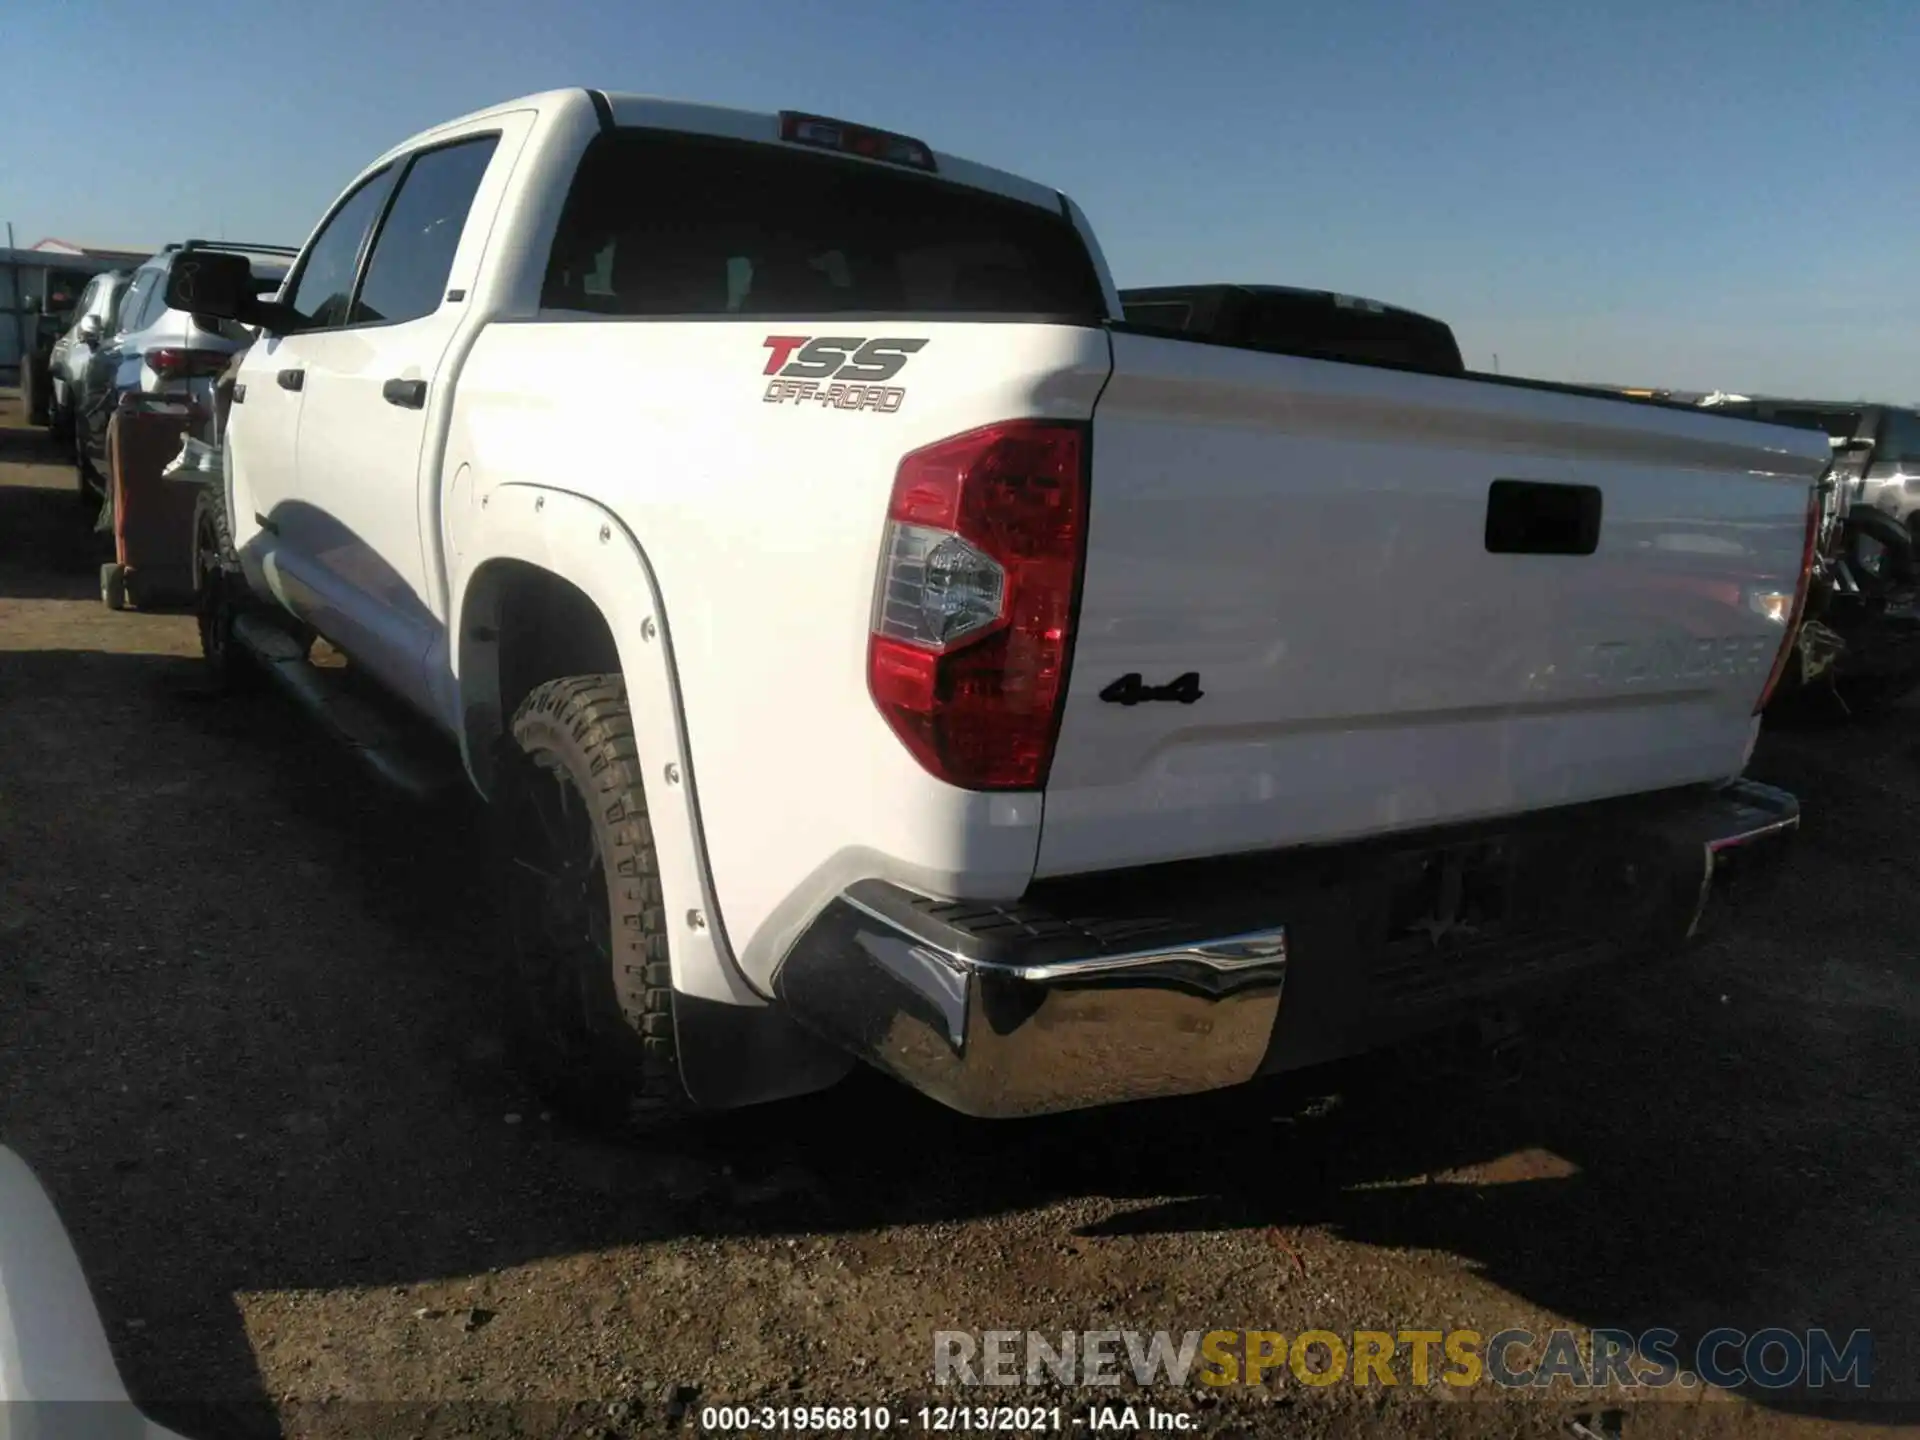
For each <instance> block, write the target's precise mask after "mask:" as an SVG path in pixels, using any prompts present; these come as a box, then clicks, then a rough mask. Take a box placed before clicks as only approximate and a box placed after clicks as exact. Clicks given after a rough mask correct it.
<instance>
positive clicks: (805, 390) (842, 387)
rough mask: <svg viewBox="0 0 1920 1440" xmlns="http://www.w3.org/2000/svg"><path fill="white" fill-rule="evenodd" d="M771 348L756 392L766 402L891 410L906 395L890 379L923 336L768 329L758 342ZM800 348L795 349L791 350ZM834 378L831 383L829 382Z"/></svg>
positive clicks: (919, 346)
mask: <svg viewBox="0 0 1920 1440" xmlns="http://www.w3.org/2000/svg"><path fill="white" fill-rule="evenodd" d="M760 343H761V344H762V345H764V346H765V347H766V348H767V349H768V350H769V351H771V352H772V353H771V354H769V355H768V356H767V366H766V369H765V370H763V371H761V372H760V373H761V374H763V375H773V376H777V377H778V378H777V379H774V380H770V381H768V382H767V393H766V394H765V395H763V396H761V397H760V398H761V399H762V400H764V401H765V402H766V403H767V404H769V405H785V404H787V403H788V402H789V401H791V402H792V403H794V404H795V405H798V404H801V403H802V402H804V401H809V400H810V401H812V402H813V403H814V404H816V405H818V406H820V408H821V409H823V410H824V409H829V408H831V409H834V410H877V411H879V412H880V413H881V414H882V415H891V414H892V413H893V412H894V411H896V410H898V409H899V408H900V405H901V402H903V401H904V400H905V399H906V398H907V392H906V389H905V387H903V386H899V385H888V384H886V383H884V382H886V381H888V380H891V379H892V378H893V377H894V376H896V375H898V374H899V373H900V372H901V371H902V370H903V369H905V368H906V364H907V361H908V360H910V359H912V358H913V356H914V355H915V354H917V353H918V352H919V351H921V350H922V349H924V348H925V347H926V343H927V342H926V341H925V340H924V339H906V338H900V337H884V336H883V337H881V338H878V339H873V340H869V339H867V338H866V337H864V336H861V335H769V336H768V337H767V338H766V339H765V340H763V341H761V342H760ZM796 351H797V352H798V353H797V354H796V353H795V352H796ZM827 382H834V383H827Z"/></svg>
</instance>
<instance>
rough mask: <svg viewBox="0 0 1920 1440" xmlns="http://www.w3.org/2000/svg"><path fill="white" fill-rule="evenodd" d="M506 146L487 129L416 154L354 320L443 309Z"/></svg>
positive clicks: (370, 264) (376, 248) (384, 225)
mask: <svg viewBox="0 0 1920 1440" xmlns="http://www.w3.org/2000/svg"><path fill="white" fill-rule="evenodd" d="M499 144H500V137H499V136H497V135H483V136H479V137H477V138H476V139H472V140H464V141H461V142H460V143H459V144H456V145H443V146H441V147H440V148H439V149H437V150H428V151H426V152H425V153H423V154H420V155H417V156H415V157H414V161H413V163H412V164H411V165H409V166H408V167H407V173H406V176H405V177H404V178H403V179H402V180H401V181H400V190H399V193H398V194H396V195H395V196H394V197H393V204H392V205H391V206H390V207H389V208H388V210H387V218H386V219H385V220H383V221H381V222H380V236H379V238H378V239H377V240H375V241H374V244H373V255H372V257H371V258H370V259H369V260H368V261H367V278H366V279H365V280H364V281H362V282H361V285H360V293H359V295H358V296H356V297H355V299H354V302H353V311H352V314H351V316H350V318H349V319H348V322H347V323H348V324H350V325H371V324H378V323H386V324H393V323H396V322H398V321H401V320H417V319H419V318H420V317H421V316H423V315H431V314H432V313H433V312H434V311H435V310H438V309H439V308H440V299H441V296H442V295H444V294H445V293H446V288H447V277H448V276H449V275H451V274H452V273H453V254H454V251H456V250H457V249H459V248H460V232H461V231H462V230H463V229H465V228H466V224H467V212H468V211H469V210H470V209H472V208H473V197H474V195H475V194H476V193H478V191H479V189H480V182H481V180H483V179H484V178H485V177H486V173H487V165H488V163H489V162H490V161H492V159H493V152H494V150H495V149H496V148H497V147H498V146H499Z"/></svg>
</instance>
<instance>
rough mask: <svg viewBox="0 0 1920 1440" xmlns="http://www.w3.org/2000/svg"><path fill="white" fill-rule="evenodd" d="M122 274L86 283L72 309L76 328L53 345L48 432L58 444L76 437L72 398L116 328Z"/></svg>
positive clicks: (123, 286) (123, 282)
mask: <svg viewBox="0 0 1920 1440" xmlns="http://www.w3.org/2000/svg"><path fill="white" fill-rule="evenodd" d="M126 290H127V276H126V272H125V271H123V270H108V271H105V272H103V273H101V274H99V275H96V276H94V277H93V278H92V279H91V280H89V281H88V282H87V288H86V289H85V290H83V291H81V293H80V299H79V302H78V303H77V304H76V305H75V306H74V307H73V324H71V325H70V326H68V327H67V331H66V333H65V334H64V335H62V336H61V337H60V338H59V339H58V340H56V341H54V342H53V354H52V355H51V356H49V357H48V359H47V429H48V431H49V432H50V433H51V434H52V436H53V438H54V439H56V440H68V439H71V438H72V437H73V398H74V395H75V394H76V393H77V391H78V389H79V379H80V376H81V375H82V374H83V373H84V372H85V371H86V368H87V361H88V360H89V359H91V358H92V356H93V352H94V349H95V347H96V346H98V345H99V344H100V341H101V338H102V337H103V336H105V335H106V334H107V333H108V332H109V331H110V330H111V329H112V328H113V317H114V314H115V312H116V311H117V310H118V309H119V308H120V297H121V296H122V295H124V294H125V293H126Z"/></svg>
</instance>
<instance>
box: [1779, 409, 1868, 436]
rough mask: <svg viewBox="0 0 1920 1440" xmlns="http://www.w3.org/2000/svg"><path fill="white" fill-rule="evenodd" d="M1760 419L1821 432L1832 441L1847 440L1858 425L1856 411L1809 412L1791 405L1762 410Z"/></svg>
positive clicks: (1858, 413) (1798, 428) (1858, 416)
mask: <svg viewBox="0 0 1920 1440" xmlns="http://www.w3.org/2000/svg"><path fill="white" fill-rule="evenodd" d="M1761 418H1762V419H1764V420H1768V421H1771V422H1772V423H1773V424H1775V425H1791V426H1792V427H1793V428H1794V429H1796V430H1822V431H1825V432H1826V435H1827V437H1828V438H1829V439H1832V440H1846V439H1849V438H1850V437H1851V436H1852V435H1853V432H1854V431H1855V429H1857V428H1858V427H1859V424H1860V412H1859V411H1858V410H1809V409H1798V408H1795V407H1794V406H1791V405H1775V406H1773V407H1771V408H1768V409H1763V410H1762V411H1761Z"/></svg>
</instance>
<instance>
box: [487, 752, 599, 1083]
mask: <svg viewBox="0 0 1920 1440" xmlns="http://www.w3.org/2000/svg"><path fill="white" fill-rule="evenodd" d="M509 847H510V848H509V852H508V853H509V858H510V861H511V863H510V864H509V866H508V881H507V883H508V886H509V902H510V907H511V913H512V917H513V929H514V935H513V939H514V948H515V953H516V957H517V961H518V964H519V967H520V971H521V981H522V984H521V991H522V993H521V995H520V997H519V998H520V999H521V1000H522V1001H523V1002H524V1003H526V1004H528V1005H530V1006H531V1007H533V1008H534V1010H535V1011H536V1012H537V1013H538V1016H539V1018H540V1019H541V1020H542V1021H544V1022H545V1023H544V1024H543V1025H542V1026H541V1028H542V1029H543V1030H544V1031H545V1032H546V1034H548V1035H549V1036H551V1037H554V1038H555V1039H557V1040H559V1041H560V1042H561V1043H562V1044H563V1045H564V1046H566V1048H568V1049H570V1050H580V1049H583V1048H584V1047H585V1045H586V1043H587V1041H588V1039H589V1037H590V1036H591V1034H592V1032H593V1031H594V1030H595V1029H597V1028H598V1022H599V1020H600V1018H601V1015H602V1003H601V997H600V992H601V990H602V989H603V988H604V987H605V986H606V985H607V984H608V983H609V981H610V976H611V969H610V967H611V964H612V959H611V957H612V916H611V909H610V907H609V905H608V902H607V884H606V871H605V867H604V864H603V862H602V859H601V855H600V844H599V838H598V836H597V834H596V833H595V830H594V825H593V818H592V816H591V815H590V814H589V813H588V810H587V802H586V797H585V796H583V795H582V794H581V793H580V791H579V789H578V788H577V787H576V786H575V785H574V783H573V781H572V779H571V778H570V777H569V776H568V775H567V774H566V772H565V771H564V770H562V769H561V768H559V766H558V765H557V764H556V763H553V762H550V761H549V762H545V763H542V762H541V761H539V760H529V761H527V762H525V763H524V765H523V767H522V780H521V784H520V789H519V796H518V803H517V804H516V805H515V806H514V807H513V812H512V827H511V834H510V836H509Z"/></svg>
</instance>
